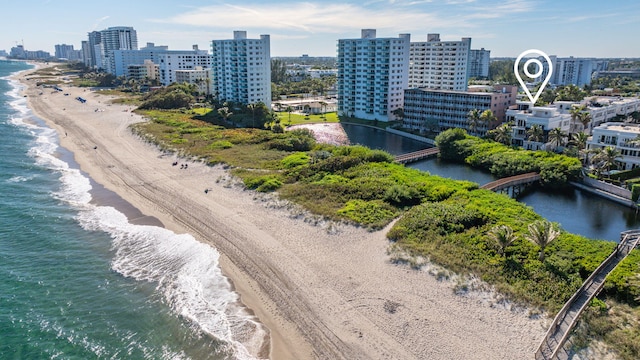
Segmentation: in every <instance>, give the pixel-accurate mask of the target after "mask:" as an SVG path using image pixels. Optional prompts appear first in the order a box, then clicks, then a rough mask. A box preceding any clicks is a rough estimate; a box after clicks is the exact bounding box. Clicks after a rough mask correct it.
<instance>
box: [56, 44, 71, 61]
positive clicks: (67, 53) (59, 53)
mask: <svg viewBox="0 0 640 360" xmlns="http://www.w3.org/2000/svg"><path fill="white" fill-rule="evenodd" d="M55 49H56V51H55V56H56V58H58V59H67V60H73V58H75V57H76V56H75V54H72V53H73V51H74V50H73V45H67V44H58V45H55Z"/></svg>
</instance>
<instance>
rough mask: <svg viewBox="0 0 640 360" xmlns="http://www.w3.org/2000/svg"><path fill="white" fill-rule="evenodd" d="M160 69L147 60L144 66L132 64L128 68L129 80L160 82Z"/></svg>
mask: <svg viewBox="0 0 640 360" xmlns="http://www.w3.org/2000/svg"><path fill="white" fill-rule="evenodd" d="M158 74H159V67H158V65H156V64H154V63H153V61H151V60H145V61H144V63H143V64H132V65H128V66H127V73H126V77H127V79H135V80H158V81H160V78H159V76H158Z"/></svg>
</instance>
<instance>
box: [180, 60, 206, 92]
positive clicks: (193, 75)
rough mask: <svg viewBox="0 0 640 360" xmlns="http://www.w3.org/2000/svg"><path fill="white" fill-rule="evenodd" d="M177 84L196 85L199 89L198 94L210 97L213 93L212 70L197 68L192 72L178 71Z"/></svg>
mask: <svg viewBox="0 0 640 360" xmlns="http://www.w3.org/2000/svg"><path fill="white" fill-rule="evenodd" d="M176 82H177V83H183V82H186V83H189V84H194V85H196V87H197V88H198V92H200V93H202V94H207V95H208V94H210V93H211V88H210V84H211V69H203V68H202V67H201V66H196V68H195V69H192V70H176Z"/></svg>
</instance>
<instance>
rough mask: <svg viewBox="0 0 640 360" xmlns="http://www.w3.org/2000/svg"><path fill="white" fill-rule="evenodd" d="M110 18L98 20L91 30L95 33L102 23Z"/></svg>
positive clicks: (104, 17) (105, 17)
mask: <svg viewBox="0 0 640 360" xmlns="http://www.w3.org/2000/svg"><path fill="white" fill-rule="evenodd" d="M108 18H109V16H103V17H101V18H100V19H98V20H96V22H95V24H93V28H91V30H92V31H95V30H96V29H97V28H98V26H99V25H100V23H101V22H103V21H105V20H107V19H108Z"/></svg>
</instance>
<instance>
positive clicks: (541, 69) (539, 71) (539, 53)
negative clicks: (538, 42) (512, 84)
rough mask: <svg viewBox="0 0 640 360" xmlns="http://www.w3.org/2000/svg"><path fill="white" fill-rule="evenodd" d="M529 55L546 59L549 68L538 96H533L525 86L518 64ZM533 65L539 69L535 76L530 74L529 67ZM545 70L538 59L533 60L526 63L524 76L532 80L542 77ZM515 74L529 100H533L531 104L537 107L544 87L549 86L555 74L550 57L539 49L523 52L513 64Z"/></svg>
mask: <svg viewBox="0 0 640 360" xmlns="http://www.w3.org/2000/svg"><path fill="white" fill-rule="evenodd" d="M527 54H538V55H540V56H542V57H544V59H545V60H547V64H548V67H549V71H548V72H547V76H546V77H545V78H544V81H543V82H542V85H540V88H539V89H538V92H536V96H532V95H531V92H530V91H529V89H528V88H527V85H526V84H525V82H524V81H523V80H522V77H521V76H520V71H518V68H519V66H518V64H519V63H520V60H522V58H523V57H524V56H525V55H527ZM531 64H536V67H537V69H536V72H535V74H532V73H531V72H529V65H531ZM543 70H544V68H543V67H542V62H541V61H540V60H538V59H536V58H531V59H529V60H527V61H526V62H525V63H524V67H523V71H524V74H525V75H527V76H528V77H529V78H531V79H535V78H537V77H539V76H540V75H542V72H543ZM513 72H514V74H515V75H516V78H518V82H519V83H520V85H522V88H523V89H524V92H525V93H527V96H528V97H529V100H531V104H533V105H535V103H536V101H538V98H539V97H540V94H542V91H543V90H544V87H545V86H547V84H548V83H549V79H551V74H552V73H553V64H552V63H551V59H549V55H547V54H545V53H544V52H543V51H540V50H537V49H529V50H525V51H523V52H522V53H521V54H520V55H518V58H517V59H516V62H515V63H514V64H513Z"/></svg>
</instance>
